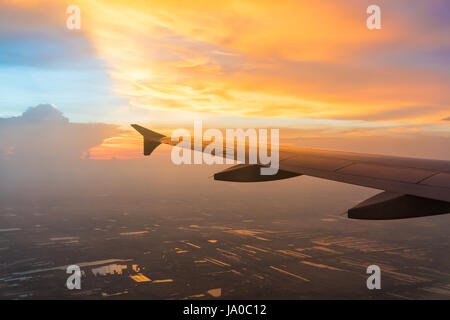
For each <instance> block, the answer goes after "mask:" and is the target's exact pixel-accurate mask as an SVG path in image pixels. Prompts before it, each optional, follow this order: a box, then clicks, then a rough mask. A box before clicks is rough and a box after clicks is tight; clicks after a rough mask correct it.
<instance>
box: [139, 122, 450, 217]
mask: <svg viewBox="0 0 450 320" xmlns="http://www.w3.org/2000/svg"><path fill="white" fill-rule="evenodd" d="M132 126H133V128H135V129H136V130H137V131H138V132H139V133H141V134H142V135H143V137H144V154H145V155H150V154H151V152H152V151H153V150H154V149H155V148H156V147H157V146H158V145H159V144H161V143H165V144H169V145H172V146H173V145H176V144H177V142H172V141H171V140H170V138H167V137H165V136H163V135H161V134H158V133H156V132H154V131H151V130H148V129H146V128H143V127H141V126H138V125H132ZM208 144H209V143H204V144H203V146H202V150H198V151H203V149H204V147H206V145H208ZM193 148H194V147H193V145H192V149H193ZM257 166H258V165H251V164H239V165H236V166H234V167H231V168H227V169H225V170H223V171H221V172H219V173H216V174H215V175H214V179H216V180H223V181H234V182H259V181H270V180H280V179H286V178H290V177H295V176H299V175H308V176H312V177H318V178H323V179H327V180H333V181H338V182H344V183H349V184H354V185H359V186H364V187H370V188H374V189H379V190H383V191H384V192H382V193H380V194H377V195H376V196H374V197H372V198H370V199H368V200H365V201H363V202H362V203H360V204H358V205H357V206H356V207H354V208H352V209H350V210H349V211H348V216H349V217H350V218H353V219H370V220H385V219H402V218H412V217H421V216H430V215H437V214H444V213H449V212H450V161H444V160H430V159H416V158H403V157H392V156H382V155H373V154H362V153H351V152H340V151H328V150H317V149H307V148H280V163H279V172H278V173H277V174H276V175H275V176H272V177H271V176H265V177H266V178H264V176H260V175H259V170H255V167H257Z"/></svg>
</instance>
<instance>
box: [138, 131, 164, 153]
mask: <svg viewBox="0 0 450 320" xmlns="http://www.w3.org/2000/svg"><path fill="white" fill-rule="evenodd" d="M131 126H132V127H133V128H134V129H135V130H136V131H137V132H139V133H140V134H142V136H143V137H144V155H146V156H149V155H150V154H151V153H152V152H153V150H155V149H156V147H157V146H159V145H160V144H161V142H160V141H161V139H162V138H164V137H165V136H164V135H162V134H159V133H157V132H155V131H152V130H149V129H147V128H144V127H141V126H140V125H137V124H132V125H131Z"/></svg>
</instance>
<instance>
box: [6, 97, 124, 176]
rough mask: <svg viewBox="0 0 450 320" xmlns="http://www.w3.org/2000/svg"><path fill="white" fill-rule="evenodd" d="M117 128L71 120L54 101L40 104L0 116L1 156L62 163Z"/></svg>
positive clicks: (100, 140)
mask: <svg viewBox="0 0 450 320" xmlns="http://www.w3.org/2000/svg"><path fill="white" fill-rule="evenodd" d="M119 132H120V130H119V129H118V127H117V126H115V125H109V124H100V123H83V124H82V123H71V122H70V121H69V119H67V118H66V117H64V115H63V114H62V112H61V111H59V110H58V109H57V108H56V107H55V106H54V105H51V104H40V105H38V106H35V107H30V108H28V109H27V110H26V111H25V112H24V113H22V115H20V116H17V117H11V118H0V150H2V154H3V158H8V159H10V160H11V161H15V162H29V163H34V164H35V165H36V166H46V167H48V166H58V165H64V163H63V162H62V161H77V160H79V159H80V158H81V156H82V155H83V153H84V152H86V151H88V150H89V149H90V148H92V147H94V146H96V145H99V144H101V143H102V141H103V140H104V139H106V138H108V137H111V136H113V135H115V134H117V133H119Z"/></svg>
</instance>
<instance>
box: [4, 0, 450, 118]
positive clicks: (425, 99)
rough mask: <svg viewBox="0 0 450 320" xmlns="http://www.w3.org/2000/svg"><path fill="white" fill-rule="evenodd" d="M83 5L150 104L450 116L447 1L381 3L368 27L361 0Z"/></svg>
mask: <svg viewBox="0 0 450 320" xmlns="http://www.w3.org/2000/svg"><path fill="white" fill-rule="evenodd" d="M8 1H9V2H13V3H29V4H31V5H36V3H37V2H39V1H38V0H35V1H31V0H30V1H25V0H22V1H19V0H8ZM53 1H56V0H53ZM41 2H46V3H47V2H51V1H50V0H47V1H41ZM60 2H61V1H60ZM66 3H67V4H69V1H66ZM443 3H444V4H443ZM78 4H79V5H80V7H81V10H82V19H83V23H82V29H83V30H82V31H83V32H84V33H85V34H86V36H87V37H88V38H89V39H90V40H91V42H92V44H93V46H94V47H95V49H96V52H97V54H98V56H99V57H100V58H101V59H104V60H105V61H106V62H107V63H108V65H109V66H110V67H111V70H112V71H111V76H112V77H113V79H114V80H115V88H114V92H115V93H116V94H117V95H118V96H121V97H125V98H128V99H129V101H130V105H131V106H132V107H134V108H139V109H143V110H148V112H149V114H151V113H152V112H154V110H172V111H179V110H183V111H190V112H199V113H203V114H220V115H233V116H240V117H278V118H280V117H281V118H327V119H353V120H366V121H396V122H399V121H401V122H410V123H419V124H423V123H439V122H440V123H442V121H441V119H443V118H445V117H448V109H449V108H450V94H449V92H450V91H449V90H448V89H449V87H450V72H449V66H448V63H445V56H446V54H447V55H448V54H449V52H450V49H449V48H450V40H449V38H448V36H446V35H447V34H448V31H449V30H448V27H446V26H447V24H444V27H443V28H438V27H437V26H436V25H437V24H436V23H434V20H433V19H435V12H434V11H432V10H433V9H432V8H433V6H435V7H437V5H441V6H442V5H443V6H445V2H442V1H440V0H433V1H430V2H429V3H427V4H423V3H421V4H418V5H417V6H416V7H414V8H411V6H409V5H407V2H405V1H400V0H399V1H396V2H395V3H384V2H383V5H382V19H383V20H382V26H383V27H382V29H381V30H378V31H369V30H368V29H367V28H366V25H365V19H366V17H367V15H366V13H365V11H366V8H367V6H368V5H369V4H372V3H371V1H365V0H363V1H360V0H359V1H356V0H349V1H345V2H342V1H340V2H336V1H332V0H323V1H283V2H274V1H245V0H239V1H220V2H217V1H216V2H214V1H189V2H180V1H174V0H161V1H147V0H145V1H144V0H142V1H139V0H134V1H119V0H96V1H91V0H80V1H78ZM444 8H445V7H444ZM61 14H62V16H64V13H61Z"/></svg>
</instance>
